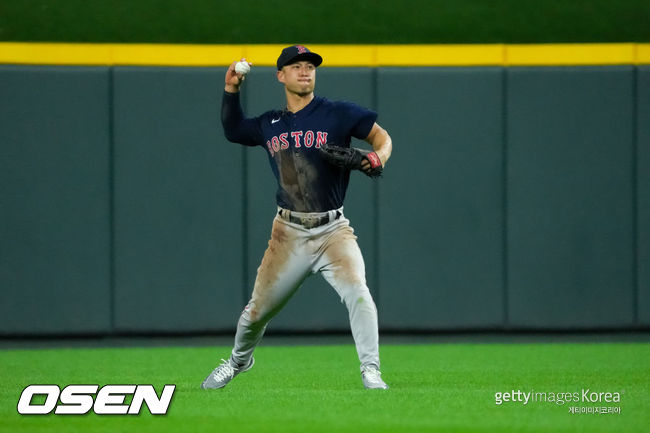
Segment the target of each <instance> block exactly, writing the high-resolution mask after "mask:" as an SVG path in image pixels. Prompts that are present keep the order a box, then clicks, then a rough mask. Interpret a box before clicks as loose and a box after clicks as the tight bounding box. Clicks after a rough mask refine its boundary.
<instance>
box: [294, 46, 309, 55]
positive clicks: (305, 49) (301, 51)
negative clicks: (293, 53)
mask: <svg viewBox="0 0 650 433" xmlns="http://www.w3.org/2000/svg"><path fill="white" fill-rule="evenodd" d="M296 48H298V54H305V53H306V52H307V48H305V47H304V46H303V45H296Z"/></svg>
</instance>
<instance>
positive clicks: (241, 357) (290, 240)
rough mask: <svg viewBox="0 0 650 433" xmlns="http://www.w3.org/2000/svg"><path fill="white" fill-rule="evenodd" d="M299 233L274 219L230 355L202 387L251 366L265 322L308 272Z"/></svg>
mask: <svg viewBox="0 0 650 433" xmlns="http://www.w3.org/2000/svg"><path fill="white" fill-rule="evenodd" d="M300 236H301V233H300V231H298V230H296V229H295V228H293V227H291V226H289V225H288V224H285V223H284V222H282V221H279V220H278V219H277V218H276V219H275V220H274V221H273V230H272V232H271V239H270V240H269V246H268V248H267V249H266V252H265V253H264V257H263V259H262V263H261V264H260V266H259V268H258V270H257V277H256V279H255V286H254V288H253V295H252V297H251V300H250V302H249V303H248V305H246V308H245V309H244V311H243V312H242V314H241V315H240V317H239V321H238V323H237V332H236V334H235V344H234V347H233V350H232V353H231V356H230V358H229V359H228V360H223V363H222V364H221V365H219V366H218V367H217V368H215V369H214V371H213V372H212V373H211V374H210V375H209V376H208V377H207V378H206V379H205V380H204V381H203V384H202V385H201V386H202V388H222V387H224V386H225V385H226V384H228V382H230V381H231V380H232V379H233V378H234V377H235V376H236V375H237V374H239V373H241V372H244V371H247V370H248V369H250V368H251V367H252V365H253V362H254V359H253V351H254V350H255V347H256V346H257V344H258V343H259V342H260V340H261V339H262V336H263V335H264V331H265V330H266V325H267V324H268V322H269V321H270V320H271V318H272V317H273V316H274V315H275V314H277V312H278V311H280V310H281V309H282V307H283V306H284V305H285V304H286V303H287V301H288V300H289V298H291V295H293V293H295V291H296V290H297V289H298V287H300V284H301V283H302V282H303V281H304V279H305V278H306V277H307V275H309V272H310V263H309V262H308V260H307V255H306V254H303V253H302V251H301V245H302V244H303V242H301V239H300Z"/></svg>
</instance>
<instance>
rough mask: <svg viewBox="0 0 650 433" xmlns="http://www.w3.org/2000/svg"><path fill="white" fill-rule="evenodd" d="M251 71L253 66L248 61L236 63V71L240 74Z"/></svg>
mask: <svg viewBox="0 0 650 433" xmlns="http://www.w3.org/2000/svg"><path fill="white" fill-rule="evenodd" d="M250 71H251V67H250V66H249V65H248V62H237V64H236V65H235V72H237V73H238V74H242V75H246V74H248V73H249V72H250Z"/></svg>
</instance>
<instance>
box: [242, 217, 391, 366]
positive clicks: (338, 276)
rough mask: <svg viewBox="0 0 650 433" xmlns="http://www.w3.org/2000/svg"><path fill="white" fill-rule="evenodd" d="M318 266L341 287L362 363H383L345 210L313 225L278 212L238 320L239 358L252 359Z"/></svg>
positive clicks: (360, 260)
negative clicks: (277, 317) (306, 225)
mask: <svg viewBox="0 0 650 433" xmlns="http://www.w3.org/2000/svg"><path fill="white" fill-rule="evenodd" d="M330 212H334V211H330ZM316 272H320V273H321V274H322V275H323V277H324V278H325V280H327V282H328V283H329V284H330V285H331V286H332V287H333V288H334V290H336V292H337V293H338V295H339V296H340V297H341V302H343V303H344V304H345V306H346V307H347V309H348V314H349V318H350V328H351V330H352V336H353V338H354V342H355V344H356V348H357V354H358V355H359V361H360V362H361V367H362V368H363V367H364V366H367V365H374V366H375V367H376V368H379V367H380V365H379V333H378V329H377V308H376V307H375V303H374V301H373V299H372V296H371V295H370V291H369V290H368V286H367V285H366V277H365V264H364V262H363V257H362V255H361V250H360V249H359V246H358V244H357V237H356V236H355V235H354V230H353V229H352V227H350V222H349V220H347V219H346V218H345V217H344V216H343V215H341V216H340V218H338V219H336V220H334V221H330V222H329V223H327V224H325V225H322V226H320V227H316V228H312V229H306V228H304V227H302V226H301V225H298V224H294V223H291V222H288V221H285V220H284V219H282V217H280V216H279V215H277V216H276V218H275V219H274V221H273V230H272V232H271V239H270V240H269V246H268V248H267V249H266V252H265V253H264V257H263V259H262V263H261V265H260V266H259V268H258V269H257V278H256V279H255V286H254V288H253V295H252V297H251V299H250V301H249V302H248V305H246V308H245V309H244V311H243V312H242V314H241V316H240V318H239V322H238V323H237V333H236V335H235V345H234V347H233V350H232V355H231V359H232V361H233V362H234V363H235V364H237V365H246V364H247V363H248V361H249V360H250V358H251V356H252V355H253V351H254V350H255V347H256V346H257V344H258V343H259V342H260V340H261V339H262V336H263V335H264V331H265V330H266V326H267V324H268V323H269V321H270V320H271V319H272V318H273V316H275V315H276V314H277V313H278V312H279V311H280V310H281V309H282V307H284V305H285V304H286V303H287V301H289V299H290V298H291V296H292V295H293V294H294V293H295V292H296V290H298V288H299V287H300V285H301V284H302V282H303V281H304V280H305V279H306V278H307V277H308V276H309V275H311V274H315V273H316Z"/></svg>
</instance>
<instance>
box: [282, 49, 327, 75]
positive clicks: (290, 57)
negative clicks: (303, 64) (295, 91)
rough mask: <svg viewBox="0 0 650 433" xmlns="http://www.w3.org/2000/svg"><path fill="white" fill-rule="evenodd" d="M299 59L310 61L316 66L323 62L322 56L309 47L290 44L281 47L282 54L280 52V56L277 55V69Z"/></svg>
mask: <svg viewBox="0 0 650 433" xmlns="http://www.w3.org/2000/svg"><path fill="white" fill-rule="evenodd" d="M301 60H306V61H308V62H311V63H313V64H314V66H316V67H318V66H319V65H320V64H321V63H323V58H322V57H321V56H319V55H318V54H316V53H312V52H311V51H309V48H307V47H306V46H304V45H292V46H290V47H287V48H285V49H283V50H282V54H280V57H278V63H277V66H278V71H279V70H281V69H282V67H283V66H287V65H290V64H292V63H296V62H299V61H301Z"/></svg>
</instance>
